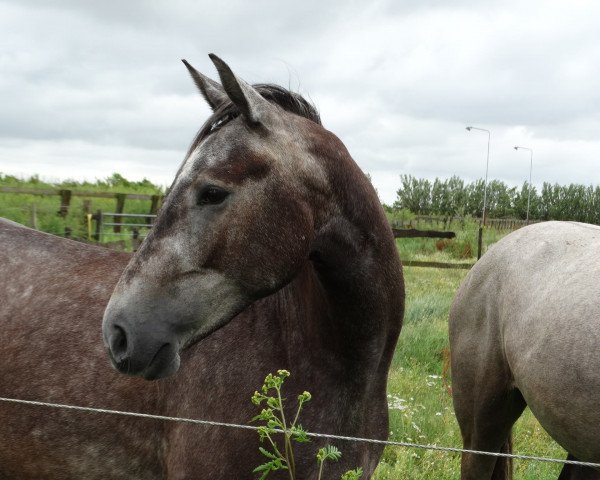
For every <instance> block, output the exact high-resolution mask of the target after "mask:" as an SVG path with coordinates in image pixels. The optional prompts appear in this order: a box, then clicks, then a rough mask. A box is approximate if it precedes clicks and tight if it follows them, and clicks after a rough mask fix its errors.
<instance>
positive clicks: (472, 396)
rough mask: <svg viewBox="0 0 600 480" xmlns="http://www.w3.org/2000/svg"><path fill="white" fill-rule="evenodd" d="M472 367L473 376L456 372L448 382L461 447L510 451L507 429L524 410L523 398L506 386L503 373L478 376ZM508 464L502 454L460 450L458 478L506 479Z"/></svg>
mask: <svg viewBox="0 0 600 480" xmlns="http://www.w3.org/2000/svg"><path fill="white" fill-rule="evenodd" d="M484 364H485V362H484ZM489 366H490V364H487V367H488V368H489ZM488 368H486V370H488ZM473 370H474V371H473V373H475V374H476V375H473V376H472V377H471V378H465V377H464V376H463V375H458V376H457V377H453V382H452V386H453V392H454V409H455V412H456V418H457V420H458V423H459V425H460V430H461V433H462V437H463V445H464V448H465V449H468V450H480V451H486V452H503V453H510V451H511V449H512V445H511V438H510V437H511V429H512V426H513V424H514V423H515V421H516V420H517V419H518V418H519V417H520V416H521V413H523V410H524V409H525V406H526V403H525V400H524V399H523V396H522V395H521V392H520V391H519V390H518V389H516V388H514V387H509V386H508V385H507V381H506V376H504V375H502V374H499V373H500V372H498V371H489V370H488V371H487V372H485V376H484V377H482V376H481V375H480V374H481V373H483V372H476V371H475V370H477V369H473ZM463 373H464V371H463ZM482 378H485V381H482ZM511 467H512V463H511V462H510V459H507V458H504V457H493V456H491V455H478V454H472V453H463V456H462V461H461V479H462V480H496V479H498V480H504V479H510V478H512V470H511Z"/></svg>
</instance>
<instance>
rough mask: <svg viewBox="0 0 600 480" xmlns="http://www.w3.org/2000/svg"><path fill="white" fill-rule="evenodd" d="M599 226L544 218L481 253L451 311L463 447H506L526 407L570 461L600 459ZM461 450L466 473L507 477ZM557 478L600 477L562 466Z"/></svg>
mask: <svg viewBox="0 0 600 480" xmlns="http://www.w3.org/2000/svg"><path fill="white" fill-rule="evenodd" d="M599 255H600V227H596V226H593V225H586V224H582V223H570V222H569V223H567V222H546V223H541V224H536V225H532V226H529V227H525V228H522V229H520V230H517V231H516V232H514V233H512V234H510V235H508V236H507V237H506V238H504V239H502V240H501V241H500V242H498V243H497V244H496V245H494V246H493V247H491V248H490V250H489V251H488V252H487V253H486V254H485V255H484V256H483V257H482V258H481V260H479V261H478V262H477V263H476V264H475V266H474V267H473V269H472V270H471V271H470V272H469V274H468V275H467V277H466V279H465V281H464V282H463V284H462V286H461V287H460V290H459V291H458V294H457V296H456V299H455V300H454V304H453V305H452V309H451V312H450V349H451V353H452V390H453V395H454V408H455V410H456V418H457V419H458V423H459V424H460V429H461V432H462V437H463V442H464V446H465V448H467V449H473V450H485V451H490V452H499V451H502V452H510V432H511V428H512V425H513V423H514V422H515V421H516V420H517V419H518V418H519V416H520V415H521V413H522V412H523V409H524V408H525V406H526V405H528V406H529V408H530V409H531V411H532V412H533V414H534V415H535V417H536V418H537V419H538V420H539V422H540V423H541V424H542V426H543V427H544V429H545V430H546V431H547V432H548V433H549V434H550V435H551V436H552V437H553V438H554V439H555V440H556V441H557V442H558V443H559V444H560V445H561V446H562V447H563V448H564V449H565V450H567V452H569V459H570V460H580V461H584V462H592V463H599V462H600V408H599V407H600V301H599V300H600V259H599ZM510 470H511V468H510V462H508V461H507V460H506V459H505V458H504V459H503V458H498V459H496V458H495V457H491V456H483V455H473V454H464V455H463V458H462V479H463V480H470V479H473V480H475V479H477V480H487V479H490V478H493V479H504V478H511V477H512V473H511V471H510ZM559 478H560V479H586V480H587V479H589V480H592V479H600V472H599V471H597V470H595V469H593V468H590V467H582V466H573V465H565V467H564V468H563V470H562V473H561V476H560V477H559Z"/></svg>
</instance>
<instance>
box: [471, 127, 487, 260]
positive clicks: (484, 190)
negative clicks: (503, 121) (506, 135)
mask: <svg viewBox="0 0 600 480" xmlns="http://www.w3.org/2000/svg"><path fill="white" fill-rule="evenodd" d="M471 130H479V131H480V132H487V134H488V144H487V157H486V160H485V182H484V184H483V211H482V212H481V224H480V225H479V238H478V239H477V260H479V259H480V258H481V244H482V242H483V227H485V209H486V205H487V183H488V170H489V166H490V138H491V136H492V134H491V132H490V131H489V130H488V129H486V128H479V127H473V126H469V127H467V131H469V132H470V131H471Z"/></svg>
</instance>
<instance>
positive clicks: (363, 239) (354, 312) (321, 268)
mask: <svg viewBox="0 0 600 480" xmlns="http://www.w3.org/2000/svg"><path fill="white" fill-rule="evenodd" d="M369 187H370V186H369ZM375 199H376V197H375ZM365 207H366V208H365ZM369 207H370V208H369ZM380 209H381V207H380V206H379V204H378V202H377V203H373V202H372V205H366V206H365V205H362V206H361V207H360V208H358V209H354V210H353V209H350V210H351V211H352V213H351V214H350V213H349V214H344V210H343V209H341V210H338V211H336V213H335V214H332V215H330V216H329V217H328V218H327V219H326V220H325V221H323V222H322V224H321V225H320V227H319V229H318V231H317V232H316V235H315V241H314V245H313V250H312V253H311V259H310V260H309V261H307V262H306V264H305V265H304V266H303V268H301V270H300V271H299V272H298V274H297V276H296V277H295V278H294V280H293V281H292V282H291V283H290V284H288V285H287V286H286V287H284V288H283V289H281V290H280V291H278V292H277V293H276V294H274V295H272V296H271V297H268V298H267V299H265V300H266V301H267V302H268V303H269V304H270V307H271V308H270V310H271V311H273V312H276V315H277V318H276V319H275V322H277V325H278V326H279V327H278V328H279V329H280V332H281V343H282V346H283V348H284V349H285V350H286V353H287V355H288V359H289V360H290V363H292V364H297V363H298V362H300V363H302V362H301V358H302V357H303V356H306V355H307V352H308V351H310V355H311V356H312V357H313V359H314V356H320V357H321V359H322V360H323V361H324V362H334V363H338V364H339V365H340V369H343V370H345V371H347V372H352V375H353V376H354V377H355V378H356V380H357V381H359V379H360V377H361V375H360V371H363V372H364V373H365V374H367V373H373V369H380V368H383V369H385V371H387V368H388V366H389V362H390V361H391V356H392V354H393V350H394V347H395V344H396V340H397V337H398V334H399V331H400V325H401V320H402V314H403V305H404V286H403V281H402V274H401V266H400V262H399V259H398V255H397V253H396V247H395V243H394V239H393V235H392V234H391V230H390V228H389V225H388V224H387V221H386V220H385V216H384V215H383V213H382V212H379V210H380ZM363 212H364V214H363V215H361V214H362V213H363ZM313 368H314V367H313Z"/></svg>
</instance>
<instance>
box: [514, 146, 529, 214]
mask: <svg viewBox="0 0 600 480" xmlns="http://www.w3.org/2000/svg"><path fill="white" fill-rule="evenodd" d="M514 149H515V150H519V149H521V150H529V153H530V154H531V156H530V160H529V184H528V186H527V218H526V220H525V223H526V224H527V225H529V204H530V202H531V170H533V150H532V149H531V148H527V147H521V146H516V147H514Z"/></svg>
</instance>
